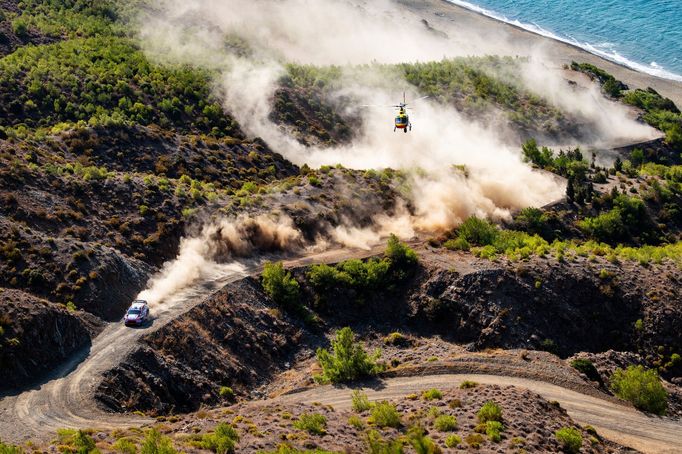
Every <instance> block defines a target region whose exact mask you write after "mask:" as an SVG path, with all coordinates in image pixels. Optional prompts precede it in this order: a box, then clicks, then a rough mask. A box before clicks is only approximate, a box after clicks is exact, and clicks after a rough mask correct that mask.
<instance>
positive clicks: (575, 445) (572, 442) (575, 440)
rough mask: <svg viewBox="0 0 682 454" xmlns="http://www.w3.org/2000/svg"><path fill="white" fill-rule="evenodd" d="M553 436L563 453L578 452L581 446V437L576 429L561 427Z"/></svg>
mask: <svg viewBox="0 0 682 454" xmlns="http://www.w3.org/2000/svg"><path fill="white" fill-rule="evenodd" d="M554 436H555V437H556V439H557V441H558V442H559V444H560V445H561V448H562V449H563V450H564V451H566V452H568V453H578V452H580V447H581V446H582V445H583V437H582V435H581V434H580V431H579V430H578V429H574V428H573V427H562V428H561V429H559V430H557V431H556V432H554Z"/></svg>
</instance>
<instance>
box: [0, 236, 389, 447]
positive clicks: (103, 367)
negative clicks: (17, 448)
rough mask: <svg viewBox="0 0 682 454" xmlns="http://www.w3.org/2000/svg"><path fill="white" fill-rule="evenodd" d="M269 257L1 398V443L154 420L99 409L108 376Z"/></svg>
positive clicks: (179, 297)
mask: <svg viewBox="0 0 682 454" xmlns="http://www.w3.org/2000/svg"><path fill="white" fill-rule="evenodd" d="M383 249H384V245H377V246H376V247H374V248H372V249H369V250H361V249H339V250H328V251H325V252H317V253H306V255H305V256H304V257H301V258H295V259H291V260H285V261H284V262H285V265H286V266H287V267H296V266H305V265H309V264H313V263H334V262H339V261H342V260H347V259H350V258H363V257H367V256H370V255H375V254H379V253H381V252H382V251H383ZM265 259H266V258H261V260H260V261H259V262H253V261H251V262H249V263H248V264H243V263H242V264H240V263H238V262H235V263H230V264H226V265H223V266H221V267H218V269H217V270H216V271H215V273H214V274H213V275H211V276H208V277H207V278H205V279H204V280H202V281H201V282H200V283H195V284H193V285H192V286H191V287H188V288H187V289H185V290H183V291H181V292H178V293H177V294H175V295H173V296H172V297H171V298H168V299H166V300H165V301H164V302H163V304H161V305H157V306H155V307H152V316H153V317H154V318H153V321H152V323H151V324H150V325H149V326H146V327H143V328H129V327H126V326H124V325H123V323H109V324H108V325H107V326H106V327H105V329H104V330H103V331H102V333H100V334H99V335H98V336H97V337H96V338H95V339H94V341H93V343H92V345H90V347H88V348H86V349H83V350H82V351H80V352H79V353H78V354H77V355H75V356H74V357H73V358H72V359H71V360H69V361H68V362H67V363H65V364H63V365H62V366H61V367H59V368H58V369H57V370H56V371H54V372H53V373H52V374H51V375H50V376H49V377H47V378H46V379H45V380H44V381H43V382H42V383H40V384H39V385H36V386H34V387H33V388H32V389H28V390H23V392H20V393H15V394H14V395H12V394H9V395H4V396H3V397H2V399H1V400H0V440H3V441H8V442H12V443H22V442H25V441H27V440H34V441H49V439H50V437H52V436H53V435H54V433H55V431H56V430H57V429H61V428H84V427H97V428H101V429H115V428H125V427H130V426H135V425H142V424H146V423H150V422H152V421H153V420H151V419H149V418H144V417H139V416H137V415H134V414H132V415H131V414H128V415H121V414H115V413H109V412H106V411H104V410H102V409H101V408H99V407H98V406H97V404H96V401H95V399H94V395H95V390H96V389H97V386H98V385H99V383H100V381H101V379H102V374H103V373H104V372H106V371H107V370H110V369H112V368H114V367H115V366H117V365H118V364H120V363H121V362H123V361H124V360H125V358H126V356H127V355H128V354H130V353H131V352H132V351H133V350H134V349H135V347H136V344H137V341H138V340H139V339H140V338H141V337H142V336H144V335H146V334H149V333H150V332H153V331H155V330H157V329H159V328H161V327H162V326H163V325H165V324H166V323H168V322H170V321H171V320H174V319H175V318H177V317H178V316H179V315H181V314H183V313H185V312H187V311H188V310H189V309H191V308H192V307H194V306H195V305H197V304H199V303H200V302H201V301H202V300H204V299H205V298H206V297H207V296H209V295H210V294H212V293H213V292H215V291H217V290H219V289H220V288H222V287H223V286H225V285H226V284H229V283H230V282H234V281H237V280H239V279H242V278H244V277H246V276H248V275H252V274H257V273H259V272H260V271H261V270H262V264H263V262H264V261H265Z"/></svg>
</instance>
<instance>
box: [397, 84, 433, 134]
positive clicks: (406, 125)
mask: <svg viewBox="0 0 682 454" xmlns="http://www.w3.org/2000/svg"><path fill="white" fill-rule="evenodd" d="M426 98H428V96H422V97H421V98H417V99H415V101H419V100H420V99H426ZM391 107H395V108H397V109H398V115H396V117H395V122H394V125H393V132H396V131H397V130H398V129H402V130H403V132H404V133H405V134H407V131H408V130H409V131H412V123H411V122H410V116H409V115H407V109H408V108H407V101H406V100H405V92H403V102H401V103H399V104H397V105H395V106H391Z"/></svg>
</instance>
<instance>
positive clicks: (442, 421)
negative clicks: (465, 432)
mask: <svg viewBox="0 0 682 454" xmlns="http://www.w3.org/2000/svg"><path fill="white" fill-rule="evenodd" d="M433 425H434V427H435V428H436V430H438V431H440V432H452V431H453V430H455V429H457V418H455V417H454V416H451V415H440V416H439V417H437V418H436V420H435V421H434V422H433Z"/></svg>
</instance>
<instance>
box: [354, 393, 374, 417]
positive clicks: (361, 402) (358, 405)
mask: <svg viewBox="0 0 682 454" xmlns="http://www.w3.org/2000/svg"><path fill="white" fill-rule="evenodd" d="M350 398H351V402H352V404H351V407H352V408H353V411H354V412H357V413H362V412H363V411H367V410H369V409H370V408H372V404H371V403H370V401H369V399H368V398H367V394H365V393H363V392H362V391H360V390H359V389H356V390H354V391H353V393H352V394H351V396H350Z"/></svg>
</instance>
